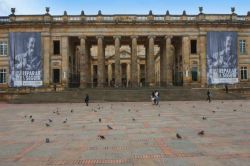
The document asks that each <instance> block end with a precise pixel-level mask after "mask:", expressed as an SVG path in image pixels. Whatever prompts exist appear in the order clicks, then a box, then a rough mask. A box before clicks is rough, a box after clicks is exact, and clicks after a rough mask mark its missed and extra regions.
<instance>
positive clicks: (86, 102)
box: [85, 94, 89, 106]
mask: <svg viewBox="0 0 250 166" xmlns="http://www.w3.org/2000/svg"><path fill="white" fill-rule="evenodd" d="M85 104H86V106H89V95H88V94H87V95H86V97H85Z"/></svg>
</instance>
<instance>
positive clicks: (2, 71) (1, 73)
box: [0, 68, 7, 84]
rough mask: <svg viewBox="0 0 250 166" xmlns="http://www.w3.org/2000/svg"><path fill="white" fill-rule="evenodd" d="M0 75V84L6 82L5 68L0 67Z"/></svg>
mask: <svg viewBox="0 0 250 166" xmlns="http://www.w3.org/2000/svg"><path fill="white" fill-rule="evenodd" d="M0 75H2V76H3V77H0V84H6V83H7V69H6V68H0ZM1 79H2V80H1Z"/></svg>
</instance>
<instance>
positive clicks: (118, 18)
mask: <svg viewBox="0 0 250 166" xmlns="http://www.w3.org/2000/svg"><path fill="white" fill-rule="evenodd" d="M199 19H202V21H207V22H223V21H232V20H237V21H241V22H242V21H250V16H245V15H232V14H204V15H203V16H202V17H200V15H185V16H184V15H55V16H51V15H10V16H6V17H0V23H8V22H50V21H51V22H64V21H68V22H82V21H86V22H87V23H88V22H89V23H92V22H111V23H112V22H114V23H117V22H118V23H119V22H121V23H122V22H139V23H140V22H145V23H147V22H150V23H152V21H153V22H156V23H157V22H165V21H171V22H175V21H176V22H180V21H182V20H185V21H190V22H194V21H199Z"/></svg>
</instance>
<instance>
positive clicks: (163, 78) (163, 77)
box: [160, 40, 167, 87]
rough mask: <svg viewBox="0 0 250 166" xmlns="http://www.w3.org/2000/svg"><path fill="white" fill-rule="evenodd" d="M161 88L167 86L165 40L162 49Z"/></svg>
mask: <svg viewBox="0 0 250 166" xmlns="http://www.w3.org/2000/svg"><path fill="white" fill-rule="evenodd" d="M160 86H162V87H166V86H167V41H166V40H164V41H163V42H162V45H161V47H160Z"/></svg>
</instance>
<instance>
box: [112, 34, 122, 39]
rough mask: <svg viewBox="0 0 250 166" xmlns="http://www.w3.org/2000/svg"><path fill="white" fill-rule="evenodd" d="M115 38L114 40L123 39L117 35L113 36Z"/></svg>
mask: <svg viewBox="0 0 250 166" xmlns="http://www.w3.org/2000/svg"><path fill="white" fill-rule="evenodd" d="M113 38H114V39H121V36H119V35H115V36H113Z"/></svg>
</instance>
